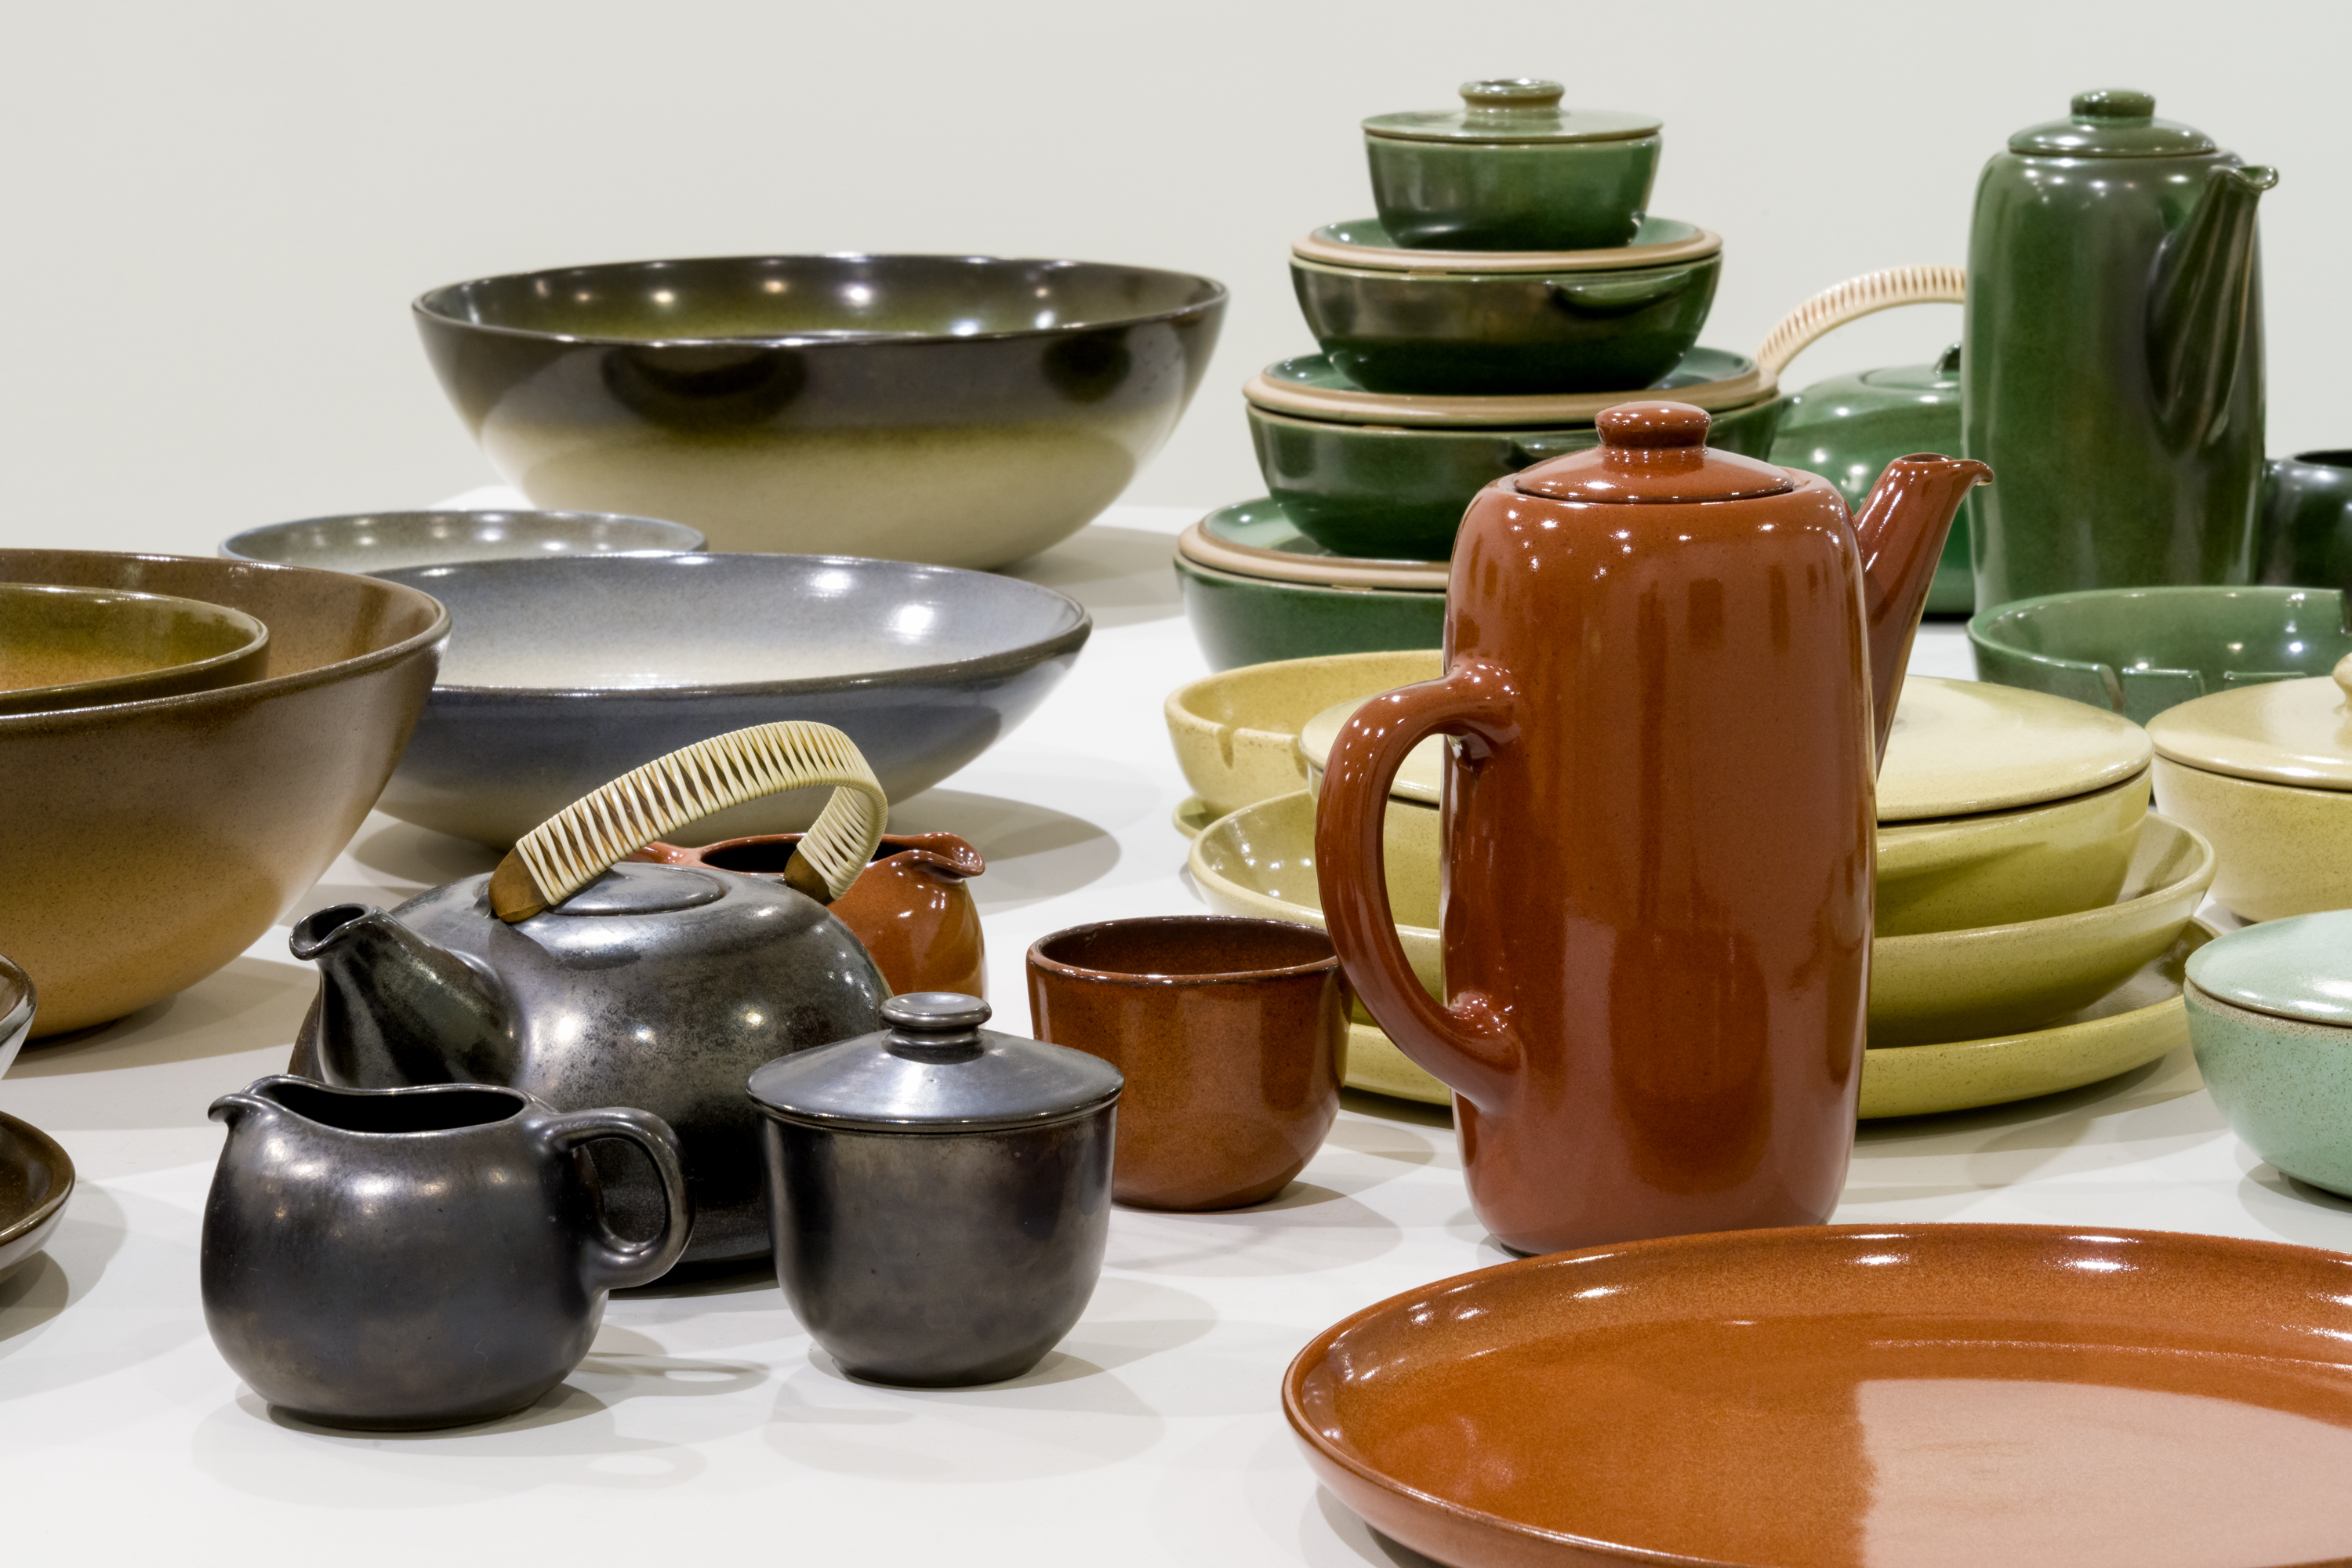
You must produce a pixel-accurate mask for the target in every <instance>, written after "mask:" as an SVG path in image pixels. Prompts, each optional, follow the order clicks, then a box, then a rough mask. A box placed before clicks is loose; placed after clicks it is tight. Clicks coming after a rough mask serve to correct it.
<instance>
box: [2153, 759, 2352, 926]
mask: <svg viewBox="0 0 2352 1568" xmlns="http://www.w3.org/2000/svg"><path fill="white" fill-rule="evenodd" d="M2154 777H2155V781H2156V805H2157V809H2158V811H2161V812H2163V813H2164V814H2165V815H2166V816H2169V817H2171V818H2173V819H2174V820H2175V821H2177V822H2179V823H2180V824H2181V825H2182V826H2186V827H2193V828H2195V829H2196V830H2197V831H2198V832H2199V833H2200V835H2202V836H2203V837H2206V838H2207V839H2209V840H2210V841H2211V843H2212V846H2213V851H2214V853H2215V854H2216V855H2217V856H2218V857H2219V858H2220V860H2221V865H2220V868H2218V869H2217V870H2216V871H2215V872H2214V875H2213V889H2212V892H2213V897H2214V898H2216V899H2218V900H2221V903H2222V905H2223V906H2224V907H2225V908H2227V909H2228V910H2230V912H2231V913H2232V914H2234V915H2236V916H2237V917H2238V918H2239V919H2240V920H2245V921H2274V920H2282V919H2284V918H2285V917H2286V916H2288V915H2307V914H2312V913H2315V911H2318V910H2340V909H2345V908H2347V907H2352V790H2340V789H2303V788H2298V787H2297V786H2295V785H2293V784H2266V783H2264V782H2263V781H2262V780H2260V779H2242V778H2235V777H2232V776H2231V775H2230V774H2228V773H2208V772H2206V771H2205V770H2204V769H2202V768H2191V767H2183V766H2182V765H2181V764H2180V763H2176V762H2174V761H2173V760H2172V759H2171V758H2169V757H2164V756H2159V757H2158V758H2157V759H2156V767H2155V769H2154Z"/></svg>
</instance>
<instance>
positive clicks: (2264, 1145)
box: [2187, 917, 2352, 1197]
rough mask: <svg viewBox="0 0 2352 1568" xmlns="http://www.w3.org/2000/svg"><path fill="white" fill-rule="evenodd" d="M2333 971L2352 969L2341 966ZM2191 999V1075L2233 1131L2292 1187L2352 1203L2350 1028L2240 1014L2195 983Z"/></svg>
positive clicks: (2250, 1011)
mask: <svg viewBox="0 0 2352 1568" xmlns="http://www.w3.org/2000/svg"><path fill="white" fill-rule="evenodd" d="M2315 918H2324V917H2315ZM2280 923H2281V924H2293V923H2294V922H2293V921H2281V922H2280ZM2270 929H2271V928H2270V927H2268V926H2255V927H2252V928H2251V931H2256V932H2259V931H2269V930H2270ZM2231 934H2232V935H2236V934H2238V933H2236V932H2232V933H2231ZM2337 934H2338V935H2339V937H2340V934H2341V933H2340V931H2339V932H2338V933H2337ZM2215 945H2219V944H2218V943H2217V944H2215ZM2208 951H2210V949H2209V950H2208ZM2337 952H2338V953H2339V954H2340V953H2341V952H2343V949H2342V948H2341V946H2339V947H2338V948H2337ZM2335 972H2336V973H2339V974H2342V973H2352V970H2347V969H2346V968H2344V967H2343V966H2342V964H2341V961H2340V959H2339V960H2338V963H2337V965H2336V970H2335ZM2187 1002H2188V1008H2189V1040H2190V1041H2191V1042H2192V1043H2193V1044H2194V1045H2195V1046H2196V1047H2197V1071H2198V1073H2199V1075H2200V1076H2201V1077H2202V1078H2203V1079H2205V1087H2206V1089H2208V1090H2209V1091H2210V1093H2211V1094H2212V1096H2213V1103H2214V1104H2216V1105H2218V1106H2220V1107H2221V1114H2222V1115H2224V1116H2226V1117H2228V1118H2229V1119H2230V1129H2231V1131H2233V1132H2235V1133H2237V1135H2238V1137H2239V1138H2240V1139H2241V1140H2242V1142H2244V1143H2245V1145H2246V1147H2247V1148H2249V1149H2252V1151H2253V1152H2255V1153H2257V1154H2259V1155H2261V1156H2262V1157H2263V1159H2265V1160H2267V1161H2269V1162H2270V1163H2272V1164H2273V1165H2275V1166H2277V1167H2278V1168H2279V1169H2280V1170H2282V1171H2284V1172H2285V1173H2287V1174H2288V1175H2290V1176H2293V1177H2294V1178H2295V1180H2297V1181H2299V1182H2309V1183H2310V1184H2312V1185H2313V1186H2315V1187H2323V1188H2325V1189H2326V1190H2327V1191H2328V1192H2331V1193H2334V1194H2337V1195H2338V1196H2341V1197H2352V1028H2347V1027H2345V1026H2343V1025H2341V1024H2322V1023H2315V1022H2312V1021H2311V1020H2309V1019H2305V1018H2283V1017H2281V1016H2278V1015H2277V1014H2275V1013H2269V1012H2262V1011H2258V1010H2256V1009H2253V1008H2250V1007H2242V1006H2239V1005H2235V1004H2234V1003H2231V1002H2226V1001H2223V1000H2222V999H2221V998H2220V997H2218V996H2216V995H2214V994H2212V993H2211V992H2210V991H2208V990H2206V989H2205V988H2204V987H2203V986H2202V985H2199V984H2195V983H2194V982H2192V983H2191V984H2190V985H2189V991H2188V996H2187Z"/></svg>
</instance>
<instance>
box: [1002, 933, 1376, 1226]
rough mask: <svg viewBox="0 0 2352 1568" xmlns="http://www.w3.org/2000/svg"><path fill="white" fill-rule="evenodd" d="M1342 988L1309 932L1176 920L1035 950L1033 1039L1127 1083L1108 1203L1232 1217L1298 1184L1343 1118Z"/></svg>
mask: <svg viewBox="0 0 2352 1568" xmlns="http://www.w3.org/2000/svg"><path fill="white" fill-rule="evenodd" d="M1348 1002H1349V994H1348V987H1347V981H1346V979H1345V978H1344V977H1343V976H1342V975H1341V974H1340V973H1339V957H1338V955H1337V954H1335V953H1334V952H1332V951H1331V939H1330V938H1329V937H1328V936H1326V935H1325V934H1324V933H1323V932H1322V931H1318V930H1317V929H1316V928H1314V927H1313V926H1306V925H1294V924H1292V923H1291V922H1290V921H1267V920H1246V919H1241V918H1237V917H1234V916H1231V915H1169V916H1162V917H1157V918H1151V919H1144V920H1125V921H1098V922H1097V923H1096V924H1093V925H1082V926H1072V927H1071V928H1069V929H1068V930H1067V931H1055V933H1054V934H1053V935H1051V936H1049V937H1045V938H1043V939H1041V940H1040V941H1039V942H1037V943H1036V945H1035V946H1034V947H1032V948H1030V950H1029V1019H1030V1032H1031V1033H1032V1034H1034V1035H1035V1036H1036V1037H1038V1038H1039V1039H1041V1040H1047V1041H1050V1042H1052V1043H1053V1044H1055V1045H1057V1046H1068V1047H1072V1048H1073V1049H1076V1050H1081V1051H1086V1052H1088V1053H1090V1054H1092V1055H1094V1056H1097V1057H1100V1058H1103V1059H1104V1060H1105V1061H1108V1062H1109V1063H1110V1064H1111V1065H1112V1066H1113V1067H1116V1068H1118V1070H1119V1071H1120V1072H1122V1073H1124V1074H1126V1075H1127V1090H1126V1092H1125V1094H1124V1095H1122V1096H1121V1097H1120V1100H1119V1102H1118V1152H1117V1154H1116V1156H1115V1157H1114V1159H1113V1160H1112V1163H1111V1195H1112V1196H1113V1197H1115V1198H1117V1199H1118V1201H1119V1202H1120V1203H1123V1204H1133V1205H1137V1206H1138V1207H1139V1208H1156V1209H1229V1208H1239V1207H1241V1206H1243V1205H1245V1204H1255V1203H1262V1202H1264V1201H1265V1199H1267V1198H1270V1197H1272V1196H1274V1195H1275V1194H1276V1193H1278V1192H1280V1191H1282V1189H1283V1188H1284V1187H1286V1186H1287V1185H1289V1184H1290V1180H1291V1178H1292V1177H1294V1176H1296V1175H1297V1174H1298V1173H1299V1172H1300V1171H1301V1170H1303V1169H1304V1168H1305V1167H1306V1164H1307V1161H1309V1160H1311V1159H1313V1158H1314V1157H1315V1152H1316V1151H1317V1150H1318V1149H1320V1148H1321V1147H1322V1146H1323V1137H1324V1134H1326V1133H1328V1131H1331V1123H1332V1121H1333V1120H1334V1119H1335V1118H1337V1117H1338V1115H1339V1083H1340V1079H1342V1077H1343V1076H1344V1075H1345V1074H1346V1071H1347V1066H1348V1061H1347V1057H1348Z"/></svg>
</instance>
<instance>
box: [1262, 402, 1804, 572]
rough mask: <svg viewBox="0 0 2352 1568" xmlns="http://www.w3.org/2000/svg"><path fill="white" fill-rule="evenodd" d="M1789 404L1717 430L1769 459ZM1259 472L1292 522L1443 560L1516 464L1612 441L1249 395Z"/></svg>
mask: <svg viewBox="0 0 2352 1568" xmlns="http://www.w3.org/2000/svg"><path fill="white" fill-rule="evenodd" d="M1783 406H1784V405H1783V403H1782V401H1781V400H1780V399H1779V398H1774V397H1767V398H1764V399H1763V400H1761V401H1760V402H1756V403H1750V404H1748V405H1745V406H1743V407H1738V408H1729V409H1725V410H1723V411H1721V412H1719V413H1717V415H1716V416H1715V424H1714V426H1712V427H1711V428H1710V429H1709V431H1708V433H1707V439H1708V440H1710V441H1712V442H1713V443H1715V444H1716V445H1717V446H1718V447H1723V448H1724V449H1725V450H1726V451H1731V452H1744V453H1746V454H1747V455H1748V456H1749V457H1751V458H1760V457H1763V456H1764V455H1765V454H1766V452H1767V451H1769V450H1770V449H1771V447H1772V440H1773V434H1774V432H1775V431H1776V430H1777V429H1778V427H1779V426H1780V416H1781V410H1782V407H1783ZM1247 407H1248V411H1249V422H1250V440H1251V442H1252V443H1253V444H1254V445H1255V447H1256V451H1257V467H1258V472H1259V473H1260V474H1262V475H1264V476H1265V486H1266V489H1267V490H1268V491H1269V492H1270V493H1271V495H1272V498H1273V500H1274V501H1275V503H1276V504H1277V505H1279V506H1280V507H1281V508H1282V510H1283V512H1284V514H1285V516H1286V519H1287V520H1288V521H1289V522H1290V523H1291V524H1292V525H1294V526H1295V527H1296V528H1297V531H1299V532H1300V533H1301V534H1304V535H1305V536H1306V537H1307V538H1308V539H1310V540H1312V541H1314V542H1316V543H1317V544H1318V545H1320V546H1322V547H1323V548H1324V549H1326V550H1329V551H1333V552H1337V553H1339V554H1341V555H1369V556H1403V557H1409V558H1412V559H1417V560H1426V561H1443V560H1444V559H1445V558H1446V557H1447V556H1449V555H1451V554H1452V553H1453V552H1454V530H1455V529H1456V528H1458V527H1460V526H1461V522H1462V512H1463V510H1464V509H1465V507H1467V506H1468V505H1469V504H1470V498H1471V497H1472V496H1474V495H1476V494H1477V493H1478V491H1479V490H1481V489H1484V488H1485V487H1486V486H1487V485H1489V484H1492V483H1493V482H1494V481H1495V480H1496V479H1501V478H1503V477H1504V476H1505V475H1507V474H1516V473H1517V472H1518V471H1519V470H1520V469H1521V468H1526V467H1528V465H1529V464H1530V463H1539V462H1542V461H1543V460H1544V459H1545V458H1558V457H1563V456H1565V455H1566V454H1568V453H1570V452H1581V451H1584V450H1586V449H1588V448H1590V447H1593V446H1595V445H1597V444H1598V443H1599V441H1600V439H1601V437H1600V434H1599V432H1597V431H1596V430H1594V428H1593V427H1592V425H1591V421H1590V420H1587V421H1585V422H1583V423H1581V424H1577V425H1567V426H1550V427H1534V428H1528V429H1522V430H1511V429H1493V430H1487V429H1475V428H1448V427H1444V426H1410V425H1380V424H1370V425H1351V424H1345V423H1341V422H1339V421H1338V420H1332V419H1306V418H1300V417H1298V416H1295V415H1288V414H1277V413H1275V412H1273V411H1272V410H1270V409H1265V408H1261V407H1259V406H1258V405H1256V404H1255V403H1252V404H1249V405H1247Z"/></svg>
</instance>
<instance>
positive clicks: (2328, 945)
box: [2189, 910, 2352, 1024]
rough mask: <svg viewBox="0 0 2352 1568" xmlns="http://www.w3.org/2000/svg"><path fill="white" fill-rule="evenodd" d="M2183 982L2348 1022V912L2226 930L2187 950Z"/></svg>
mask: <svg viewBox="0 0 2352 1568" xmlns="http://www.w3.org/2000/svg"><path fill="white" fill-rule="evenodd" d="M2189 984H2192V985H2194V986H2196V987H2197V989H2199V990H2200V991H2202V992H2204V993H2205V994H2207V995H2209V996H2215V997H2219V998H2220V999H2221V1000H2222V1001H2224V1002H2227V1003H2230V1004H2231V1005H2233V1006H2238V1007H2250V1008H2252V1010H2253V1011H2255V1012H2257V1013H2272V1014H2275V1015H2277V1016H2279V1017H2282V1018H2299V1019H2302V1020H2304V1021H2305V1022H2306V1023H2313V1024H2352V910H2328V911H2327V912H2326V913H2325V914H2316V915H2297V916H2295V917H2294V919H2292V920H2284V921H2265V922H2263V924H2261V925H2253V926H2247V927H2246V928H2244V929H2243V930H2242V931H2228V932H2225V933H2224V934H2222V935H2221V936H2218V937H2216V938H2214V939H2213V940H2212V941H2211V942H2207V943H2206V944H2205V945H2204V946H2203V947H2200V948H2199V949H2198V950H2197V951H2196V952H2192V953H2190V954H2189Z"/></svg>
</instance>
